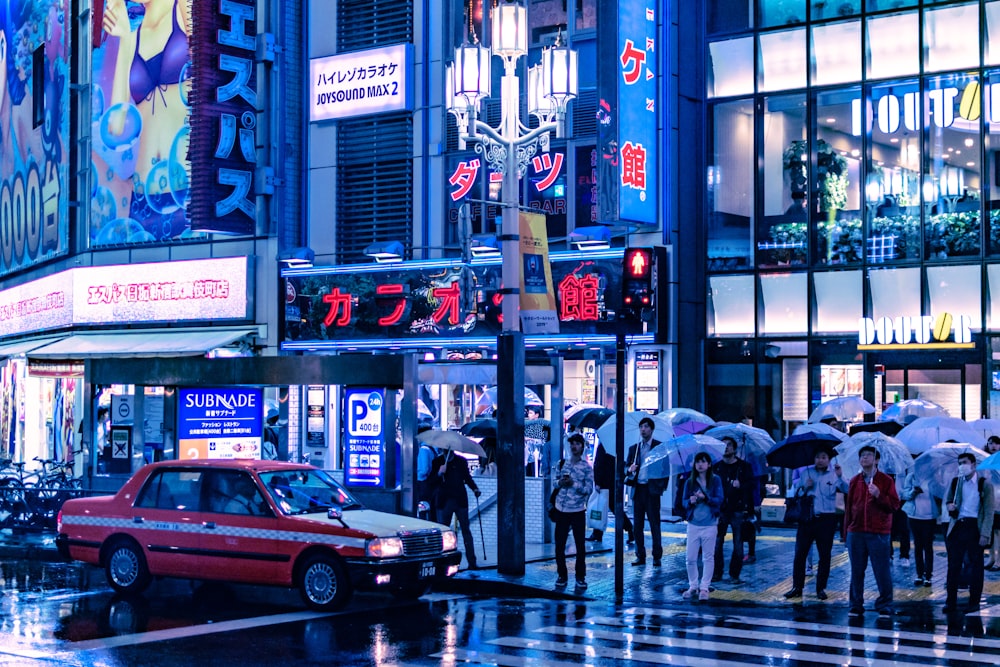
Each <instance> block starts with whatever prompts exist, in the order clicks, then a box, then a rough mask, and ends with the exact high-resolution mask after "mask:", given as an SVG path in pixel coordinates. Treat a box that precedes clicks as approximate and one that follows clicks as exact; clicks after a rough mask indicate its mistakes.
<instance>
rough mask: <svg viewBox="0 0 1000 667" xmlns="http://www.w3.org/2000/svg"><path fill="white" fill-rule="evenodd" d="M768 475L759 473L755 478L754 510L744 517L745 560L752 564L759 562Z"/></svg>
mask: <svg viewBox="0 0 1000 667" xmlns="http://www.w3.org/2000/svg"><path fill="white" fill-rule="evenodd" d="M767 478H768V476H767V475H758V476H757V477H754V480H753V510H752V511H750V512H747V515H746V516H745V517H743V527H742V533H743V543H744V544H745V545H746V555H745V556H744V557H743V562H744V563H746V564H748V565H750V564H752V563H756V562H757V533H759V532H761V531H762V526H761V523H760V521H761V516H762V515H761V503H762V502H763V499H764V497H765V496H766V495H767Z"/></svg>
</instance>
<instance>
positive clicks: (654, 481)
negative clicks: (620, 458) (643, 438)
mask: <svg viewBox="0 0 1000 667" xmlns="http://www.w3.org/2000/svg"><path fill="white" fill-rule="evenodd" d="M661 444H663V443H662V442H660V441H659V440H657V439H656V438H653V439H652V440H650V441H649V451H653V450H654V449H656V448H657V447H659V446H660V445H661ZM625 461H626V462H627V463H626V464H625V469H626V470H628V468H629V466H631V465H632V463H638V464H639V467H640V468H642V460H641V459H639V443H638V442H637V443H635V444H634V445H632V446H631V447H629V448H628V454H627V455H626V456H625ZM638 474H639V473H638V472H636V475H638ZM667 481H668V478H666V477H662V478H653V477H650V478H649V484H648V485H647V486H648V489H649V492H650V493H655V494H656V495H660V494H662V493H663V492H664V491H666V490H667Z"/></svg>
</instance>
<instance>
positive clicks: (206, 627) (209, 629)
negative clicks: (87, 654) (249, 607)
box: [61, 611, 335, 653]
mask: <svg viewBox="0 0 1000 667" xmlns="http://www.w3.org/2000/svg"><path fill="white" fill-rule="evenodd" d="M334 615H335V614H332V613H322V612H316V611H299V612H290V613H287V614H274V615H273V616H260V617H257V618H246V619H241V620H234V621H220V622H218V623H205V624H203V625H192V626H188V627H185V628H171V629H169V630H154V631H152V632H143V633H139V634H134V635H120V636H117V637H107V638H104V639H91V640H89V641H82V642H77V643H75V644H71V645H67V646H65V647H61V648H63V650H64V651H66V652H68V653H75V652H78V651H93V650H101V649H109V648H118V647H120V646H135V645H138V644H149V643H152V642H161V641H166V640H170V639H185V638H187V637H200V636H203V635H213V634H217V633H220V632H233V631H236V630H247V629H249V628H260V627H264V626H268V625H278V624H279V623H294V622H296V621H311V620H315V619H317V618H325V617H327V616H334Z"/></svg>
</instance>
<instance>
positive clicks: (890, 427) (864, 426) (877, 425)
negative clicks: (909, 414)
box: [851, 421, 903, 436]
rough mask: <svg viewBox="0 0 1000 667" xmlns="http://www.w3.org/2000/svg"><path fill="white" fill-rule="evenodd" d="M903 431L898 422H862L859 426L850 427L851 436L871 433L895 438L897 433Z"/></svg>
mask: <svg viewBox="0 0 1000 667" xmlns="http://www.w3.org/2000/svg"><path fill="white" fill-rule="evenodd" d="M902 430H903V425H902V424H900V423H899V422H894V421H889V422H862V423H861V424H852V425H851V435H853V434H855V433H859V432H871V433H885V434H886V435H891V436H895V435H896V434H897V433H899V432H900V431H902Z"/></svg>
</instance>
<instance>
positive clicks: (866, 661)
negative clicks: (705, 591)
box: [535, 625, 927, 667]
mask: <svg viewBox="0 0 1000 667" xmlns="http://www.w3.org/2000/svg"><path fill="white" fill-rule="evenodd" d="M535 631H536V632H544V633H549V634H554V635H565V636H569V637H580V638H583V639H600V640H609V641H621V642H625V643H627V644H632V643H640V644H651V645H653V646H663V647H667V648H671V649H692V650H696V651H708V652H710V653H713V654H716V655H718V654H720V653H734V654H736V655H747V654H748V651H752V655H753V657H754V658H755V659H759V658H762V657H767V658H774V659H778V660H785V661H787V660H805V661H811V662H818V663H821V664H824V663H825V664H829V663H837V664H841V665H884V664H886V661H887V660H892V664H893V665H896V666H898V667H925V666H926V664H927V663H926V662H899V661H897V660H894V659H892V658H891V657H878V658H872V657H862V656H850V655H844V654H843V653H841V652H838V653H816V652H813V651H800V650H799V649H796V648H784V647H776V648H764V647H763V646H751V645H749V644H730V643H727V642H719V641H714V640H701V639H684V638H681V637H674V636H658V635H646V634H637V633H634V632H626V633H621V632H614V631H610V630H592V629H587V628H566V627H563V626H559V625H552V626H548V627H544V628H538V629H537V630H535ZM574 645H575V646H580V645H579V644H574ZM881 653H887V654H890V656H891V653H892V651H888V650H887V651H882V652H881ZM758 662H759V660H758ZM736 664H746V663H736Z"/></svg>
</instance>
